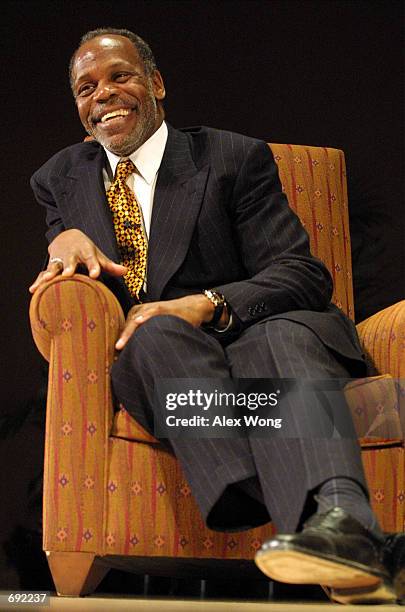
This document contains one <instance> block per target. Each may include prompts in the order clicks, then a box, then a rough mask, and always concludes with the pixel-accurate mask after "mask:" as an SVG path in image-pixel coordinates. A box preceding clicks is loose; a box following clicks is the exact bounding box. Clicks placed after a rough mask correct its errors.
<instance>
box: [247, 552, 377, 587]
mask: <svg viewBox="0 0 405 612" xmlns="http://www.w3.org/2000/svg"><path fill="white" fill-rule="evenodd" d="M255 563H256V565H257V566H258V567H259V569H261V571H262V572H263V573H264V574H266V576H268V577H269V578H272V579H273V580H277V581H279V582H287V583H289V584H320V585H325V586H327V587H330V588H334V589H354V588H362V587H377V586H378V585H380V584H381V583H382V582H383V576H379V575H376V574H373V573H371V572H370V571H369V568H367V567H366V566H362V565H360V564H354V563H351V564H350V563H349V562H348V563H346V562H345V563H342V562H341V561H337V560H334V559H331V558H327V557H323V556H317V555H314V554H313V553H308V552H306V551H303V550H297V549H294V550H292V549H272V550H269V551H266V550H264V551H259V552H258V553H257V554H256V557H255Z"/></svg>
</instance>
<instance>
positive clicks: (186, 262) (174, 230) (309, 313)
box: [31, 127, 364, 527]
mask: <svg viewBox="0 0 405 612" xmlns="http://www.w3.org/2000/svg"><path fill="white" fill-rule="evenodd" d="M103 164H105V156H104V151H103V150H102V149H101V147H100V146H99V145H98V143H95V142H89V143H82V144H80V145H74V146H73V147H69V148H68V149H65V150H64V151H61V152H60V153H58V154H57V155H55V156H54V157H53V158H52V159H51V160H49V162H47V163H46V164H45V165H44V166H43V167H42V168H41V169H40V170H38V171H37V172H36V173H35V175H34V176H33V178H32V181H31V184H32V187H33V189H34V192H35V195H36V197H37V200H38V201H39V202H40V204H42V205H43V206H44V207H45V208H46V211H47V222H48V226H49V230H48V234H47V236H48V239H49V240H52V239H53V238H54V237H55V236H56V235H57V234H58V233H59V232H61V231H63V230H64V229H68V228H72V227H75V228H78V229H80V230H82V231H83V232H84V233H85V234H87V235H88V236H89V237H90V238H91V239H92V240H93V241H94V242H95V243H96V245H97V246H99V248H100V249H101V250H102V251H104V253H105V254H106V255H107V256H108V257H110V258H111V259H113V260H114V261H117V262H118V261H119V254H118V249H117V244H116V240H115V235H114V229H113V224H112V220H111V214H110V212H109V210H108V205H107V201H106V197H105V192H104V186H103V182H102V167H103ZM147 276H148V295H147V296H146V300H149V301H153V300H158V299H170V298H174V297H179V296H181V295H186V294H189V293H196V292H199V291H200V290H201V289H203V288H207V287H215V288H217V289H218V290H219V291H221V292H222V293H224V294H225V296H226V298H227V301H228V302H229V303H230V304H231V306H232V309H233V313H234V317H235V320H236V322H237V323H238V326H239V329H238V334H239V333H241V332H243V330H248V331H249V333H253V332H250V330H249V328H250V326H252V325H253V326H254V327H256V326H255V325H254V324H257V323H259V322H261V323H264V322H265V321H267V322H268V323H266V325H267V324H268V325H274V324H275V323H276V321H275V320H274V317H275V316H276V317H279V318H280V317H282V319H283V320H284V321H285V323H284V322H283V324H285V325H287V326H288V327H289V328H291V329H293V328H294V329H295V328H297V324H299V325H300V327H302V328H303V329H305V330H306V332H305V333H306V335H307V337H308V334H309V335H310V336H311V334H312V336H313V338H312V336H311V338H312V340H311V342H315V344H318V345H321V346H322V349H323V351H324V353H325V354H324V355H322V359H321V358H320V357H318V358H317V359H316V360H315V364H314V371H315V372H318V369H317V368H318V362H319V361H322V362H323V363H324V364H325V363H326V364H328V363H330V364H332V361H333V359H332V357H329V356H327V355H328V353H327V350H326V348H325V347H328V348H329V349H331V350H332V351H333V352H334V353H335V354H338V355H340V356H342V357H343V358H345V359H346V361H347V364H348V367H350V371H351V373H352V374H359V375H361V374H363V373H364V364H363V362H362V359H361V353H360V349H359V345H358V340H357V336H356V333H355V330H354V326H353V325H352V323H351V322H350V321H349V320H348V319H347V318H345V317H344V316H343V314H342V313H341V312H340V311H339V310H338V309H336V308H334V307H330V306H328V303H329V300H330V297H331V294H332V286H331V279H330V275H329V273H328V271H327V269H326V267H325V266H324V264H322V263H321V262H320V261H319V260H317V259H316V258H314V257H312V255H311V253H310V250H309V241H308V236H307V234H306V232H305V230H304V229H303V228H302V225H301V223H300V221H299V219H298V217H297V216H296V214H295V213H294V212H293V211H292V210H291V209H290V208H289V206H288V203H287V199H286V196H285V195H284V194H283V193H282V190H281V184H280V181H279V178H278V173H277V166H276V164H275V162H274V159H273V155H272V153H271V151H270V149H269V147H268V146H267V145H266V144H265V143H264V142H261V141H258V140H255V139H252V138H248V137H245V136H241V135H239V134H233V133H230V132H223V131H219V130H213V129H209V128H191V129H190V130H185V131H183V132H180V131H177V130H173V129H172V128H170V127H169V137H168V141H167V146H166V150H165V153H164V156H163V160H162V164H161V167H160V171H159V176H158V180H157V184H156V190H155V197H154V206H153V214H152V222H151V233H150V240H149V257H148V272H147ZM102 280H104V282H105V283H106V284H107V285H108V286H109V287H110V288H111V289H112V291H113V292H114V293H115V295H116V296H117V297H118V299H119V300H120V302H121V304H122V306H123V308H124V310H125V311H127V310H128V309H129V307H130V306H131V305H132V300H131V297H130V296H129V293H128V291H127V290H126V288H125V285H124V283H123V281H122V279H117V278H108V277H107V276H103V277H102ZM164 319H165V329H164V330H163V329H160V336H159V340H158V339H157V338H158V334H157V329H155V328H154V327H153V326H154V325H155V326H158V325H160V326H162V325H163V321H162V318H160V317H159V318H156V320H154V321H155V322H154V323H152V322H148V323H147V324H145V325H143V326H142V327H141V328H140V329H139V330H138V332H137V333H136V335H135V338H134V339H133V341H131V342H130V344H129V347H128V349H125V351H124V352H123V354H122V355H121V356H120V358H119V360H118V361H117V363H116V364H115V365H114V368H113V373H112V378H113V384H114V388H115V391H116V394H117V396H118V397H119V398H120V399H121V398H122V399H123V400H124V403H125V404H126V405H127V407H128V409H129V411H130V412H131V413H132V414H133V415H134V416H135V417H136V418H137V419H139V421H140V423H141V424H142V425H143V426H145V427H146V428H150V427H151V425H152V421H153V414H152V409H151V404H150V399H151V391H152V388H153V386H154V379H155V378H159V377H162V376H165V373H166V375H169V376H173V375H175V376H176V377H181V376H185V377H188V376H196V377H198V376H205V377H208V376H216V377H221V375H222V373H225V372H224V368H225V367H226V363H225V361H224V359H225V357H224V353H223V351H224V349H223V348H221V346H220V345H219V344H218V343H217V342H216V340H215V339H213V338H211V337H209V336H207V335H205V334H204V333H203V332H201V331H200V330H193V329H191V328H190V326H186V327H185V326H184V325H183V326H182V327H181V330H179V329H178V322H177V320H175V321H176V323H173V321H171V322H170V323H171V325H172V326H173V325H176V326H177V327H176V333H174V331H173V328H172V327H170V325H169V324H168V321H167V319H169V318H164ZM277 324H278V325H281V322H278V323H277ZM166 327H167V329H166ZM254 327H253V328H251V329H254ZM257 327H258V328H259V329H260V332H262V331H263V330H264V329H265V327H264V325H259V326H257ZM169 328H170V329H169ZM301 331H302V330H301ZM312 332H313V333H312ZM246 333H247V332H246ZM302 335H303V334H302ZM182 338H187V342H183V341H182ZM235 338H236V335H235V334H234V335H232V334H229V335H228V336H227V337H225V338H222V341H223V342H225V343H228V344H229V345H230V343H231V342H232V341H235ZM135 339H136V342H135ZM319 341H320V342H319ZM161 342H162V344H161ZM181 342H183V344H182V345H181V344H180V343H181ZM263 342H264V343H265V346H266V349H263V350H265V351H266V357H264V358H263V356H260V352H258V353H257V354H256V353H252V357H251V360H252V362H254V363H255V364H256V366H255V367H259V364H260V363H261V362H262V361H263V359H264V362H265V363H269V364H273V365H274V366H275V371H273V369H271V371H269V373H268V374H264V375H265V376H267V375H268V376H274V375H276V372H277V367H278V366H277V364H278V365H279V362H280V357H279V356H277V358H276V356H275V355H273V353H272V351H273V349H274V350H275V348H274V346H273V343H272V342H268V341H267V340H266V338H265V336H264V339H263ZM307 342H309V341H308V338H307ZM290 344H291V342H290V341H288V340H287V339H285V340H284V341H283V345H284V348H285V350H287V347H288V346H289V345H290ZM232 346H233V345H232ZM146 347H148V349H149V350H148V351H146ZM169 347H171V350H170V351H169ZM227 350H228V349H227ZM235 350H236V348H235ZM294 350H295V351H296V350H297V348H295V349H294ZM305 350H306V348H305ZM293 352H294V351H292V352H290V353H289V354H290V355H291V354H292V353H293ZM139 354H142V360H141V359H139ZM168 354H170V355H171V356H172V361H170V362H169V361H168V360H167V358H166V356H167V355H168ZM147 355H149V356H147ZM235 363H236V362H235ZM336 367H337V371H338V372H340V371H341V369H340V368H341V367H340V366H336ZM167 368H169V371H171V372H172V374H170V373H169V374H167V370H166V369H167ZM170 368H171V370H170ZM290 368H293V370H294V371H295V372H296V375H303V376H305V375H307V374H309V373H310V372H312V366H310V364H309V362H308V363H307V368H308V370H305V371H303V372H301V374H299V372H300V369H299V367H298V362H297V363H295V362H294V367H293V365H290ZM332 371H334V370H333V368H332V366H331V375H337V374H336V372H335V374H332ZM208 372H209V373H208ZM227 375H228V374H227ZM246 375H247V374H245V376H246ZM278 375H280V374H278ZM311 375H312V374H311ZM284 376H285V374H284ZM173 444H174V443H173ZM246 444H247V442H246V441H243V440H240V441H228V442H224V443H223V444H221V445H220V446H218V445H217V444H215V443H214V442H208V441H207V442H203V441H200V443H199V444H193V447H192V448H186V447H184V448H181V444H180V443H179V442H176V445H177V446H176V448H175V450H176V454H178V456H179V457H180V460H181V461H182V464H183V468H184V470H185V473H186V474H187V476H188V478H189V480H190V482H191V484H192V486H193V490H194V493H195V495H196V497H197V499H198V500H199V503H200V505H201V507H202V509H203V513H205V515H207V514H208V512H209V509H210V508H211V507H212V506H213V505H214V504H215V501H216V500H217V499H218V496H219V495H220V494H221V492H222V491H223V490H224V487H226V485H227V484H229V483H230V482H237V481H238V480H241V479H246V478H249V477H251V476H254V475H255V474H256V473H258V472H259V469H260V470H261V473H260V474H259V478H260V479H261V482H264V480H263V479H264V476H263V473H264V470H265V466H266V464H267V461H268V460H267V459H266V453H264V451H262V450H261V448H260V445H256V446H257V449H256V451H255V452H256V455H257V457H256V456H255V457H254V453H253V449H251V448H248V447H247V446H246ZM186 446H187V445H186ZM224 449H226V453H227V455H226V460H225V459H224V456H223V452H224ZM346 451H347V449H346V450H345V452H346ZM308 452H312V451H311V450H308ZM328 452H329V450H328ZM347 452H348V456H350V457H352V458H353V461H354V467H353V468H352V467H351V466H350V465H346V464H345V461H342V456H341V455H342V448H340V449H338V450H337V451H336V457H337V456H338V455H339V461H338V463H339V465H340V466H341V467H340V468H339V469H344V470H348V471H349V470H354V471H355V472H356V474H357V467H356V466H357V463H356V462H357V454H356V453H357V450H349V451H347ZM263 453H264V454H263ZM306 453H307V451H306V450H305V453H304V451H301V452H299V449H296V452H295V454H294V453H293V452H292V450H291V456H292V457H293V456H294V457H295V459H296V461H297V465H299V466H300V473H301V479H304V480H307V481H308V482H307V484H306V486H305V490H306V489H307V488H308V487H311V486H312V484H313V483H312V481H311V480H310V479H308V478H309V477H308V476H307V475H308V474H309V473H310V472H311V473H312V459H311V460H309V459H308V461H311V467H310V468H309V467H308V468H307V469H305V470H302V467H303V466H304V465H305V462H303V461H302V456H303V455H305V456H306ZM321 454H322V453H321V452H319V457H318V455H317V454H315V459H314V461H315V463H316V464H317V463H318V462H319V466H320V468H322V466H327V465H329V459H328V460H326V459H325V460H323V459H321V458H320V455H321ZM262 455H263V459H260V457H262ZM283 455H284V453H283ZM280 456H281V453H280ZM328 456H331V459H330V462H331V463H330V470H329V471H328V470H326V471H327V473H328V474H329V473H332V472H335V471H336V457H335V455H334V453H333V452H331V453H329V455H328ZM334 457H335V458H334ZM318 459H319V461H318ZM283 460H284V459H283ZM276 463H277V462H276ZM279 463H280V465H279V469H280V470H281V472H280V473H282V471H283V470H284V471H285V470H286V467H285V466H284V467H283V465H282V462H281V460H280V461H279ZM259 464H260V466H261V467H260V468H259ZM308 465H309V464H308ZM195 466H197V467H195ZM197 468H198V469H197ZM325 469H326V468H325ZM195 470H197V471H195ZM314 473H318V472H316V471H315V472H314ZM322 473H323V472H322ZM275 474H276V475H275V476H274V477H273V478H275V479H277V478H276V476H277V474H278V472H277V470H275ZM332 475H336V474H335V473H334V474H332ZM347 475H350V474H347ZM319 478H321V472H319ZM358 478H359V479H360V478H361V475H358ZM297 480H300V479H299V478H298V479H297ZM304 496H305V493H302V494H301V496H299V495H296V496H294V499H295V498H296V499H297V502H296V503H295V502H294V504H293V503H292V501H291V499H290V501H289V505H290V506H291V507H292V506H294V509H291V510H290V511H289V512H287V515H286V517H285V518H283V513H284V507H285V504H284V502H280V508H281V510H280V511H278V510H277V508H275V507H274V506H272V507H271V512H272V514H273V515H274V516H273V518H274V519H275V520H276V521H278V526H279V527H283V526H285V525H287V526H293V525H295V524H296V522H297V520H298V518H297V517H298V515H299V512H300V508H301V506H302V499H301V500H300V499H298V498H299V497H301V498H303V497H304ZM281 498H282V495H281V497H280V499H281ZM266 502H267V503H268V506H269V508H270V506H271V500H269V499H267V498H266Z"/></svg>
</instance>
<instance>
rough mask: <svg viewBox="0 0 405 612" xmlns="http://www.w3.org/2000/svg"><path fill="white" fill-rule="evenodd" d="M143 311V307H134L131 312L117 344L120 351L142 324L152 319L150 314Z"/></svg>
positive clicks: (116, 346)
mask: <svg viewBox="0 0 405 612" xmlns="http://www.w3.org/2000/svg"><path fill="white" fill-rule="evenodd" d="M141 311H142V306H141V305H139V306H133V307H132V309H131V312H130V314H129V316H128V318H127V322H126V324H125V327H124V329H123V330H122V332H121V335H120V337H119V338H118V340H117V342H116V343H115V348H116V349H117V350H118V351H121V350H122V349H123V348H124V346H125V345H126V343H127V342H128V340H129V339H130V337H131V336H132V334H133V333H134V332H135V331H136V330H137V328H138V327H139V326H140V325H142V323H144V322H145V321H146V320H147V319H150V317H151V316H152V314H151V313H150V314H149V315H148V313H146V312H143V313H142V312H141Z"/></svg>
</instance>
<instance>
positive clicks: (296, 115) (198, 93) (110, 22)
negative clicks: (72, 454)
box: [0, 0, 405, 571]
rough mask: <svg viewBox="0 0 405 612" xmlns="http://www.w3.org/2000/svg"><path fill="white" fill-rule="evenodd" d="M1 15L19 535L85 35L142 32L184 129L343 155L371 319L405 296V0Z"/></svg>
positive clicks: (9, 388) (57, 5) (6, 410)
mask: <svg viewBox="0 0 405 612" xmlns="http://www.w3.org/2000/svg"><path fill="white" fill-rule="evenodd" d="M0 21H1V26H0V28H1V31H0V39H1V40H0V44H1V64H2V68H1V72H2V79H1V83H2V90H1V91H2V96H1V98H2V112H1V117H2V129H1V134H2V153H3V155H2V169H3V176H2V181H1V185H2V191H3V193H2V226H1V240H0V245H1V262H2V269H1V275H2V281H3V282H2V289H1V293H0V303H1V312H0V317H1V319H0V321H1V328H2V330H3V332H4V333H3V341H2V363H1V379H2V382H3V385H2V390H1V399H2V409H1V414H2V415H3V419H2V421H0V424H1V423H2V424H3V429H2V435H3V437H5V436H6V440H5V441H4V444H3V445H2V448H1V452H2V453H4V458H2V457H1V456H0V461H1V462H2V466H3V465H4V462H7V464H8V465H7V469H6V470H3V469H2V470H1V473H2V475H1V478H3V481H4V491H5V493H4V494H3V492H1V493H0V495H1V499H2V501H3V500H5V499H6V500H7V502H6V505H7V508H8V510H7V513H5V517H4V519H3V518H2V520H1V521H0V524H1V525H2V530H3V532H4V534H6V535H7V534H9V533H11V531H12V529H13V528H14V527H15V525H18V524H20V523H22V524H23V523H24V521H27V520H29V519H27V503H26V496H27V483H28V482H29V481H30V478H31V477H32V475H33V473H34V472H35V470H38V466H39V465H40V462H41V453H42V448H41V427H42V421H41V418H40V417H41V414H43V409H44V406H43V404H44V402H43V398H42V396H41V395H40V393H39V390H40V389H41V388H43V385H44V368H43V364H42V361H41V359H40V357H39V356H38V354H37V351H36V349H35V347H34V346H33V343H32V340H31V335H30V331H29V326H28V316H27V313H28V305H29V294H28V291H27V287H28V286H29V284H30V282H31V281H32V279H33V278H34V277H35V276H36V274H37V273H38V271H39V269H40V267H41V265H42V261H43V259H44V255H45V253H46V243H45V239H44V237H43V236H44V215H43V212H42V210H41V209H40V207H39V206H37V205H36V204H35V202H34V198H33V196H32V194H31V192H30V188H29V177H30V175H31V174H32V173H33V172H34V170H36V169H37V168H38V167H39V166H40V165H41V164H42V163H43V162H45V161H46V160H47V159H48V158H49V157H50V156H51V155H52V154H53V153H55V152H56V151H58V150H59V149H61V148H63V147H65V146H68V145H70V144H72V143H74V142H77V141H80V140H82V138H83V136H84V134H83V130H82V127H81V125H80V122H79V120H78V118H77V116H76V112H75V108H74V103H73V99H72V96H71V93H70V90H69V85H68V79H67V65H68V61H69V58H70V55H71V53H72V52H73V50H74V48H75V47H76V45H77V44H78V40H79V38H80V36H81V35H82V34H83V33H84V32H86V31H87V30H89V29H94V28H96V27H100V26H113V27H127V28H128V29H131V30H133V31H135V32H136V33H138V34H140V35H141V36H142V37H144V38H145V39H146V40H147V41H148V42H149V43H150V45H151V47H152V49H153V50H154V52H155V55H156V58H157V62H158V65H159V67H160V70H161V72H162V74H163V76H164V78H165V82H166V89H167V101H166V104H165V106H166V111H167V118H168V120H169V121H170V122H171V123H172V124H173V125H174V126H176V127H181V126H187V125H197V124H205V125H210V126H213V127H219V128H223V129H229V130H234V131H239V132H242V133H245V134H249V135H251V136H256V137H259V138H262V139H264V140H266V141H272V142H289V143H302V144H311V145H322V146H331V147H337V148H341V149H343V150H344V151H345V154H346V162H347V166H348V178H349V206H350V215H351V222H352V243H353V244H352V246H353V258H354V272H355V294H356V308H357V310H356V315H357V320H361V319H362V318H365V317H366V316H368V315H370V314H372V313H373V312H376V311H377V310H379V309H381V308H383V307H385V306H387V305H389V304H392V303H394V302H396V301H398V300H399V299H401V298H403V297H404V292H405V282H404V278H405V274H404V220H405V206H404V200H403V146H402V145H403V136H404V131H403V72H402V70H403V9H402V2H399V1H389V0H384V1H381V2H378V1H375V2H372V1H362V0H355V1H345V0H342V1H336V0H307V1H293V0H282V1H281V0H257V1H256V0H252V1H245V0H241V1H237V0H233V1H229V2H228V1H222V2H221V1H218V2H213V1H208V0H205V1H204V0H189V1H184V0H179V1H170V0H167V1H158V0H148V1H139V0H138V1H137V0H132V1H128V2H127V1H119V0H117V1H114V2H111V1H101V0H100V1H93V0H92V1H90V0H82V1H80V2H79V1H69V2H62V1H51V2H50V1H44V0H42V1H38V2H36V1H33V2H27V1H25V2H24V1H14V2H10V1H5V0H3V2H2V4H1V18H0ZM27 415H28V416H27ZM3 538H4V536H3ZM0 544H1V543H0ZM0 555H1V552H0ZM0 569H1V559H0ZM10 571H11V570H10Z"/></svg>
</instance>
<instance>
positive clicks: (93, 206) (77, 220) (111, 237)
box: [64, 143, 133, 302]
mask: <svg viewBox="0 0 405 612" xmlns="http://www.w3.org/2000/svg"><path fill="white" fill-rule="evenodd" d="M88 147H89V148H87V147H86V150H85V151H84V152H83V154H82V155H81V156H79V158H78V160H77V163H76V164H75V165H74V166H73V167H72V168H71V170H70V172H69V174H68V175H67V177H66V179H65V189H64V190H65V197H66V208H67V213H68V216H69V217H70V218H71V223H72V227H76V228H78V229H80V230H82V231H83V232H84V233H85V234H86V236H88V237H89V238H90V239H91V240H92V241H93V242H94V244H95V245H96V246H98V247H99V249H100V250H101V251H102V252H103V253H104V255H106V256H107V257H108V258H109V259H111V260H112V261H115V262H116V263H119V262H120V255H119V251H118V245H117V240H116V237H115V230H114V224H113V221H112V215H111V212H110V209H109V206H108V202H107V198H106V193H105V187H104V181H103V173H102V172H103V167H104V166H105V164H106V163H107V162H106V157H105V153H104V149H103V148H102V147H101V146H100V145H99V144H98V143H91V144H90V143H89V145H88ZM108 282H112V284H113V285H115V286H116V285H117V283H118V286H119V287H117V288H116V291H118V293H119V294H120V295H122V296H123V299H124V300H129V301H130V302H133V299H132V298H131V295H130V293H129V291H128V289H127V286H126V284H125V282H124V280H123V278H122V277H116V278H114V279H112V278H111V279H109V280H108Z"/></svg>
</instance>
